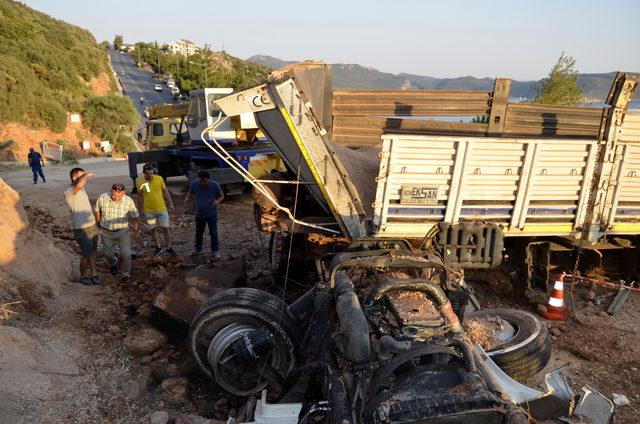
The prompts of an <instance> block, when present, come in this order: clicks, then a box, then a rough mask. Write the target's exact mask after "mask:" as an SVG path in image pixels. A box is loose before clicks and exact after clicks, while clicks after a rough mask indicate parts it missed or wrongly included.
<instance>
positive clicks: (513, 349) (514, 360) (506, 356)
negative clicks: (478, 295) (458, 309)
mask: <svg viewBox="0 0 640 424" xmlns="http://www.w3.org/2000/svg"><path fill="white" fill-rule="evenodd" d="M465 321H477V322H479V323H481V324H483V326H485V327H486V328H493V329H494V331H490V332H489V333H490V338H491V339H492V340H491V341H492V342H493V345H492V346H491V348H490V349H488V350H487V349H485V350H486V351H487V354H488V355H489V357H490V358H491V359H492V360H493V361H494V362H495V363H496V365H498V366H499V367H500V368H501V369H502V370H503V371H504V372H505V373H507V374H508V375H509V376H510V377H511V378H513V379H515V380H518V381H521V382H522V381H525V380H527V379H528V378H529V377H531V376H533V375H535V374H537V373H538V372H539V371H541V370H542V369H543V368H544V367H545V366H546V365H547V363H548V362H549V359H550V358H551V339H550V337H549V331H548V330H547V326H546V325H545V323H544V322H542V321H541V320H540V319H538V318H537V317H536V316H535V315H533V314H531V313H529V312H525V311H517V310H511V309H484V310H480V311H474V312H470V313H468V314H466V315H465Z"/></svg>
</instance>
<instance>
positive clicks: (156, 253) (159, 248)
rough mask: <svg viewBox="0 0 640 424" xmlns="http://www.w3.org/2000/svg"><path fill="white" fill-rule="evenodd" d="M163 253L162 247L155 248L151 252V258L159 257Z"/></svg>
mask: <svg viewBox="0 0 640 424" xmlns="http://www.w3.org/2000/svg"><path fill="white" fill-rule="evenodd" d="M163 251H164V249H163V248H162V247H156V248H155V250H154V251H153V256H159V255H160V254H161V253H162V252H163Z"/></svg>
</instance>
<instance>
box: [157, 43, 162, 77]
mask: <svg viewBox="0 0 640 424" xmlns="http://www.w3.org/2000/svg"><path fill="white" fill-rule="evenodd" d="M156 52H158V73H159V74H161V73H162V72H160V49H159V48H158V40H156Z"/></svg>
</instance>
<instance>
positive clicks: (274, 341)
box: [189, 287, 298, 396]
mask: <svg viewBox="0 0 640 424" xmlns="http://www.w3.org/2000/svg"><path fill="white" fill-rule="evenodd" d="M260 332H261V333H262V334H269V335H270V338H271V343H268V347H267V348H265V349H264V350H262V351H259V349H258V348H257V347H256V348H255V351H254V350H252V349H251V348H254V347H255V346H250V345H249V347H250V349H249V353H250V354H251V355H254V356H253V357H250V358H249V359H247V357H246V356H243V355H242V354H241V353H239V351H238V343H241V342H242V341H244V340H246V339H248V338H249V337H250V336H251V334H258V333H260ZM297 347H298V331H297V326H296V323H295V321H294V319H293V317H292V316H291V314H290V313H289V312H288V310H287V305H286V304H285V303H284V302H283V301H282V300H280V299H279V298H277V297H275V296H273V295H272V294H270V293H267V292H264V291H262V290H257V289H253V288H246V287H245V288H237V289H229V290H225V291H224V292H222V293H219V294H217V295H215V296H213V297H211V298H210V299H209V300H208V301H207V302H206V303H205V305H204V306H203V307H202V308H201V309H200V311H198V313H197V314H196V316H195V318H194V320H193V322H192V324H191V328H190V331H189V348H190V350H191V353H192V355H193V357H194V358H195V360H196V363H197V364H198V366H199V368H200V369H201V370H202V371H203V372H204V373H205V374H206V375H208V376H209V377H211V378H213V379H214V380H215V381H216V383H218V385H220V386H221V387H222V388H224V389H225V390H227V391H228V392H230V393H233V394H235V395H238V396H249V395H251V394H254V393H257V392H259V391H260V390H262V389H263V388H265V387H266V386H267V385H268V382H272V381H274V376H275V380H278V381H280V382H282V381H284V379H285V378H286V377H287V376H288V375H289V373H290V372H291V371H292V370H293V369H294V367H295V365H296V351H297Z"/></svg>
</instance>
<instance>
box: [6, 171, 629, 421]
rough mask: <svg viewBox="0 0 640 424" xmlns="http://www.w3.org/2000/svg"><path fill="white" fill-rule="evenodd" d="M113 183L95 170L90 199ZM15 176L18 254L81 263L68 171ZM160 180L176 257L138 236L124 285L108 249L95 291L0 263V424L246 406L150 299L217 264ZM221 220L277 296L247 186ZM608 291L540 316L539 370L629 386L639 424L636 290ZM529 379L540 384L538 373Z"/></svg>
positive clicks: (496, 302) (499, 282) (490, 275)
mask: <svg viewBox="0 0 640 424" xmlns="http://www.w3.org/2000/svg"><path fill="white" fill-rule="evenodd" d="M119 180H121V181H123V182H124V181H126V178H125V177H122V178H120V179H119ZM113 181H114V179H113V178H110V177H109V178H107V177H99V178H96V179H95V180H92V181H91V182H90V184H89V186H88V192H89V195H90V197H91V198H92V200H94V199H95V198H96V197H97V196H98V195H99V194H100V193H101V192H104V191H106V189H107V188H108V187H110V185H111V184H112V182H113ZM10 182H11V184H12V186H13V187H14V188H16V189H17V190H18V191H19V192H20V195H21V198H22V203H23V205H24V206H25V214H24V215H22V218H23V219H25V218H28V223H29V225H28V228H29V231H32V232H33V233H31V234H32V239H34V240H37V241H38V242H37V243H35V244H32V245H29V246H30V248H29V249H30V250H29V251H28V252H27V253H25V255H27V256H29V257H31V258H33V260H32V261H31V262H30V263H31V264H32V265H31V268H30V272H32V271H33V270H38V269H43V270H45V273H48V274H51V275H53V274H52V272H50V271H47V270H48V269H49V268H47V267H48V266H50V265H48V261H51V258H58V259H55V260H54V262H56V263H62V261H63V260H66V261H69V260H70V261H72V262H73V263H74V264H76V265H77V261H78V257H77V252H76V250H77V248H76V246H75V242H74V241H73V240H72V236H71V233H70V231H69V230H68V216H67V213H68V212H67V210H66V207H65V206H64V203H63V200H62V190H63V189H64V186H65V185H66V182H65V180H64V178H60V179H59V181H58V183H56V182H55V179H52V183H51V184H49V183H47V185H38V186H31V184H30V180H29V178H28V175H27V176H26V177H25V178H23V179H17V180H16V179H14V180H11V181H10ZM169 188H170V190H171V192H172V195H173V197H174V203H175V204H176V205H177V206H178V210H177V211H176V212H175V213H174V214H173V215H172V227H173V234H174V238H175V247H176V250H177V251H178V253H179V254H180V257H179V258H171V257H169V256H168V255H166V256H162V258H161V259H157V258H151V257H150V252H151V250H152V247H151V246H152V243H151V238H150V236H149V235H148V234H147V235H145V236H143V237H142V240H141V243H140V245H139V246H138V255H137V256H136V258H135V259H134V261H133V264H134V274H133V275H134V278H133V280H134V281H133V283H132V284H129V285H126V286H125V285H123V284H122V283H120V282H119V281H118V280H117V279H115V278H114V277H111V276H109V275H108V272H107V271H108V270H107V266H106V262H105V261H104V259H103V258H99V266H100V270H101V273H102V274H101V275H102V277H103V281H104V283H103V285H102V286H98V287H86V286H83V285H80V284H78V283H76V282H74V281H75V278H76V277H77V276H75V275H73V274H72V275H69V276H68V277H66V278H65V279H64V281H60V282H59V283H57V284H55V285H54V288H55V290H44V291H43V289H42V288H43V287H47V286H48V285H50V284H52V281H53V280H56V278H53V277H51V278H46V277H47V274H45V275H44V276H43V275H39V276H35V278H34V275H27V274H22V275H16V274H15V273H14V274H8V273H6V272H5V274H4V275H3V274H2V273H0V277H1V278H0V287H2V284H4V287H5V288H6V287H11V288H12V289H11V290H5V291H4V295H5V297H4V298H3V299H2V301H0V303H2V302H7V301H12V300H16V301H20V302H21V303H20V304H17V305H13V306H12V307H11V308H12V310H13V311H15V312H16V313H18V314H19V315H17V316H12V317H10V318H9V319H8V320H7V321H4V322H2V323H1V324H0V410H2V411H3V413H2V414H0V423H50V422H59V423H86V422H92V423H149V422H151V423H172V422H175V423H178V422H182V423H188V422H191V423H217V422H224V420H226V418H227V417H228V416H229V415H234V414H235V413H236V411H237V410H238V409H239V408H241V407H242V401H241V400H240V399H236V398H234V397H230V396H227V395H225V394H224V393H222V392H221V391H220V390H219V389H218V388H217V387H215V385H213V384H212V383H211V382H210V381H209V380H208V379H207V378H205V377H203V376H202V375H201V374H200V373H199V372H198V371H197V370H196V368H195V366H194V363H193V361H192V360H191V358H190V356H189V353H188V351H187V349H186V347H185V346H184V335H185V334H186V328H184V327H180V326H176V325H175V324H171V325H169V324H168V321H167V320H163V319H162V318H163V317H162V316H161V315H158V314H157V313H156V311H155V310H154V308H153V306H152V303H153V300H154V299H155V297H156V296H157V294H158V293H160V292H161V291H162V290H163V289H164V288H165V287H166V286H167V285H170V284H174V285H175V284H183V283H184V282H186V281H187V280H188V281H190V282H191V283H190V284H198V281H199V279H202V278H205V277H203V275H206V273H207V269H213V268H216V267H217V266H218V265H217V264H219V263H216V262H215V261H213V260H212V259H211V258H208V257H206V256H205V257H202V258H200V259H194V258H191V257H190V256H189V254H190V252H191V251H192V249H193V231H194V229H193V216H192V215H190V214H189V213H188V210H189V208H188V207H187V208H184V207H183V206H182V199H183V196H184V182H183V181H182V180H176V181H173V180H171V181H170V182H169ZM18 215H20V214H19V213H18ZM16 228H17V227H16ZM219 229H220V240H221V245H222V255H223V260H241V261H243V262H244V264H245V267H246V276H247V284H248V285H251V286H255V287H260V288H263V289H266V290H271V291H273V292H277V290H278V289H277V287H274V286H273V285H272V282H271V277H270V272H269V269H268V265H267V254H266V244H267V240H268V239H267V238H266V237H265V236H264V235H261V234H260V233H258V231H257V229H256V226H255V223H254V220H253V211H252V201H251V198H250V196H240V197H238V198H235V199H228V200H227V201H225V202H224V203H223V204H222V207H221V210H220V222H219ZM21 231H24V228H22V229H21V230H19V231H14V235H15V234H18V236H19V235H20V234H21ZM34 231H35V232H34ZM33 234H35V235H33ZM34 237H35V238H34ZM206 240H207V239H205V243H206ZM47 246H48V247H47ZM50 249H52V250H50ZM41 252H45V253H46V252H55V254H56V255H58V254H60V255H61V256H51V258H47V256H48V255H49V253H46V254H45V255H44V256H43V255H41V254H40V253H41ZM58 252H59V253H58ZM60 258H63V259H60ZM198 267H200V268H198ZM58 280H59V278H58ZM467 281H468V282H469V283H470V284H471V285H472V286H473V287H474V288H475V290H476V293H477V296H478V298H479V300H480V302H481V304H482V305H483V306H484V307H514V308H520V309H525V310H533V309H532V307H531V306H530V305H529V304H527V303H526V301H525V300H524V299H521V298H518V297H517V296H515V294H514V293H513V290H512V288H511V284H510V281H509V279H508V277H507V276H505V275H504V274H501V273H499V272H472V273H468V274H467ZM17 287H21V288H20V289H18V288H17ZM614 295H615V291H612V290H608V289H604V288H601V287H599V286H585V285H579V286H576V287H575V288H574V297H575V299H576V305H577V308H576V314H575V318H574V319H572V320H571V321H569V322H564V323H555V322H554V323H549V328H550V333H551V334H552V339H553V347H554V353H553V357H552V360H551V362H550V364H549V365H548V367H547V371H550V370H552V369H555V368H558V367H561V366H564V365H568V367H567V369H566V375H567V377H568V379H569V381H570V382H571V384H572V385H573V386H574V388H575V389H576V390H577V389H578V388H579V387H581V386H583V385H587V384H588V385H590V386H592V387H594V388H596V389H597V390H599V391H600V392H602V393H603V394H604V395H606V396H608V397H609V398H612V397H613V394H614V393H617V394H624V395H625V396H627V398H628V399H629V401H630V405H628V406H620V407H618V422H619V423H636V422H640V408H639V406H638V405H640V374H639V373H638V369H639V368H640V356H639V355H638V351H639V350H640V332H639V330H640V328H639V326H640V319H639V318H640V316H639V315H640V298H639V296H638V294H637V293H633V294H632V295H631V296H630V297H629V298H628V299H627V302H626V303H625V305H624V306H623V308H622V310H621V311H620V312H619V313H618V314H616V315H614V316H609V315H608V314H606V312H605V311H606V309H607V307H608V305H609V303H610V301H611V299H612V298H613V296H614ZM529 383H530V385H532V386H535V385H539V384H540V383H541V376H539V377H538V378H536V379H533V381H530V382H529Z"/></svg>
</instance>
